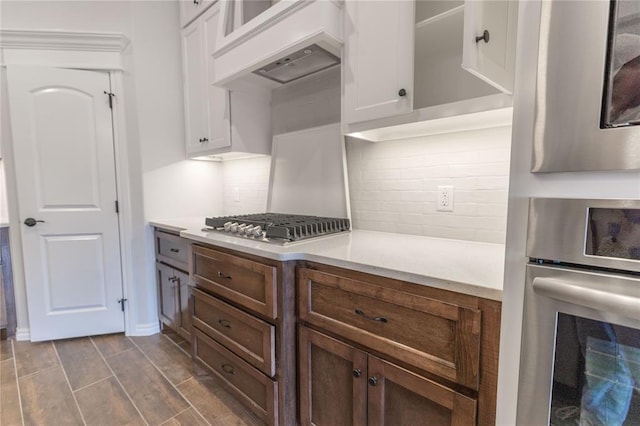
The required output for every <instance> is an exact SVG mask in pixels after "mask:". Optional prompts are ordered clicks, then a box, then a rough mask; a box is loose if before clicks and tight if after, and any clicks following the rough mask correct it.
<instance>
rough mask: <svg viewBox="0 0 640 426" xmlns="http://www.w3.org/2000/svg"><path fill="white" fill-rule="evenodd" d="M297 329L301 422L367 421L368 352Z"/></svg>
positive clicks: (337, 423)
mask: <svg viewBox="0 0 640 426" xmlns="http://www.w3.org/2000/svg"><path fill="white" fill-rule="evenodd" d="M298 330H299V336H298V337H299V341H298V345H299V346H298V348H299V357H298V359H299V363H300V364H299V365H300V367H299V368H300V372H299V375H300V424H301V425H303V426H306V425H311V424H313V425H327V426H341V425H345V426H347V425H364V424H366V422H367V412H366V400H367V382H366V380H367V354H366V353H365V352H362V351H360V350H358V349H355V348H354V347H352V346H349V345H347V344H345V343H342V342H339V341H338V340H335V339H332V338H330V337H328V336H325V335H324V334H320V333H318V332H316V331H313V330H311V329H309V328H306V327H300V328H299V329H298ZM415 424H418V423H415Z"/></svg>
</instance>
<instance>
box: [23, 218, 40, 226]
mask: <svg viewBox="0 0 640 426" xmlns="http://www.w3.org/2000/svg"><path fill="white" fill-rule="evenodd" d="M38 222H42V223H44V220H36V219H34V218H32V217H28V218H26V219H25V220H24V224H25V225H27V226H36V224H37V223H38Z"/></svg>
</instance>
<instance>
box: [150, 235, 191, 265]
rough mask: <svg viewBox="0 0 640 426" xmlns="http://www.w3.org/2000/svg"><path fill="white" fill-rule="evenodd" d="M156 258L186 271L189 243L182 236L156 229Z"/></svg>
mask: <svg viewBox="0 0 640 426" xmlns="http://www.w3.org/2000/svg"><path fill="white" fill-rule="evenodd" d="M155 238H156V258H157V259H158V260H160V261H161V262H165V263H168V264H169V265H173V266H175V267H176V268H179V269H182V270H183V271H187V270H188V268H189V243H188V242H187V240H185V239H184V238H180V237H178V236H176V235H172V234H167V233H166V232H161V231H156V232H155Z"/></svg>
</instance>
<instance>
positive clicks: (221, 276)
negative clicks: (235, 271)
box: [218, 271, 231, 280]
mask: <svg viewBox="0 0 640 426" xmlns="http://www.w3.org/2000/svg"><path fill="white" fill-rule="evenodd" d="M218 277H219V278H224V279H226V280H230V279H231V275H225V274H223V273H222V272H220V271H218Z"/></svg>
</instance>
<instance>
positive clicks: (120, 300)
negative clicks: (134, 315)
mask: <svg viewBox="0 0 640 426" xmlns="http://www.w3.org/2000/svg"><path fill="white" fill-rule="evenodd" d="M126 301H127V299H125V298H124V297H123V298H122V299H119V300H118V303H119V304H120V308H121V309H122V312H124V302H126Z"/></svg>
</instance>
